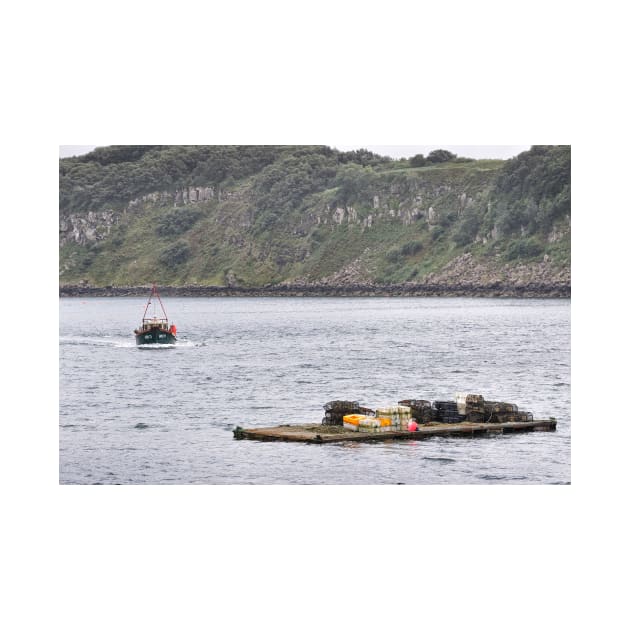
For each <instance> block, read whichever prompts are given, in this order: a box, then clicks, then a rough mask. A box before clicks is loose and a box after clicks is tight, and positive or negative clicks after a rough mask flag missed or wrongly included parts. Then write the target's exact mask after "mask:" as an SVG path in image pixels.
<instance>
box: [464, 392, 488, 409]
mask: <svg viewBox="0 0 630 630" xmlns="http://www.w3.org/2000/svg"><path fill="white" fill-rule="evenodd" d="M483 405H484V400H483V396H482V395H481V394H468V395H467V396H466V413H472V412H478V413H483V411H484V408H483Z"/></svg>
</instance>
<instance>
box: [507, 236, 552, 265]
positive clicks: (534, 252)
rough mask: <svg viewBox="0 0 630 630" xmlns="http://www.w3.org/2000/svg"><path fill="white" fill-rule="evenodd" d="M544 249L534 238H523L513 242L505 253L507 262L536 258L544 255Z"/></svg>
mask: <svg viewBox="0 0 630 630" xmlns="http://www.w3.org/2000/svg"><path fill="white" fill-rule="evenodd" d="M542 252H543V248H542V247H541V245H540V243H538V242H537V241H536V240H535V239H533V238H521V239H519V240H517V241H512V242H511V243H510V245H509V246H508V248H507V251H506V252H505V258H506V259H507V260H517V259H522V258H534V257H536V256H540V254H542Z"/></svg>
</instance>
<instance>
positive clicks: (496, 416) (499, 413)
mask: <svg viewBox="0 0 630 630" xmlns="http://www.w3.org/2000/svg"><path fill="white" fill-rule="evenodd" d="M483 413H484V418H485V420H486V422H511V420H506V419H505V418H506V416H507V415H516V414H517V413H518V407H517V406H516V405H513V404H512V403H506V402H497V401H494V400H486V401H485V402H484V404H483Z"/></svg>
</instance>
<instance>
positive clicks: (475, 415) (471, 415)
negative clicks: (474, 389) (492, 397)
mask: <svg viewBox="0 0 630 630" xmlns="http://www.w3.org/2000/svg"><path fill="white" fill-rule="evenodd" d="M466 421H467V422H485V416H484V414H483V412H480V411H469V412H468V413H467V414H466Z"/></svg>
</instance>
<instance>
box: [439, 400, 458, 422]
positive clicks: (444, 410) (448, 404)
mask: <svg viewBox="0 0 630 630" xmlns="http://www.w3.org/2000/svg"><path fill="white" fill-rule="evenodd" d="M433 407H434V408H435V410H436V412H437V418H436V420H437V422H446V423H449V424H453V423H456V422H463V421H464V420H466V415H465V414H461V413H459V407H458V405H457V402H453V401H452V400H436V401H435V402H434V403H433Z"/></svg>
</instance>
